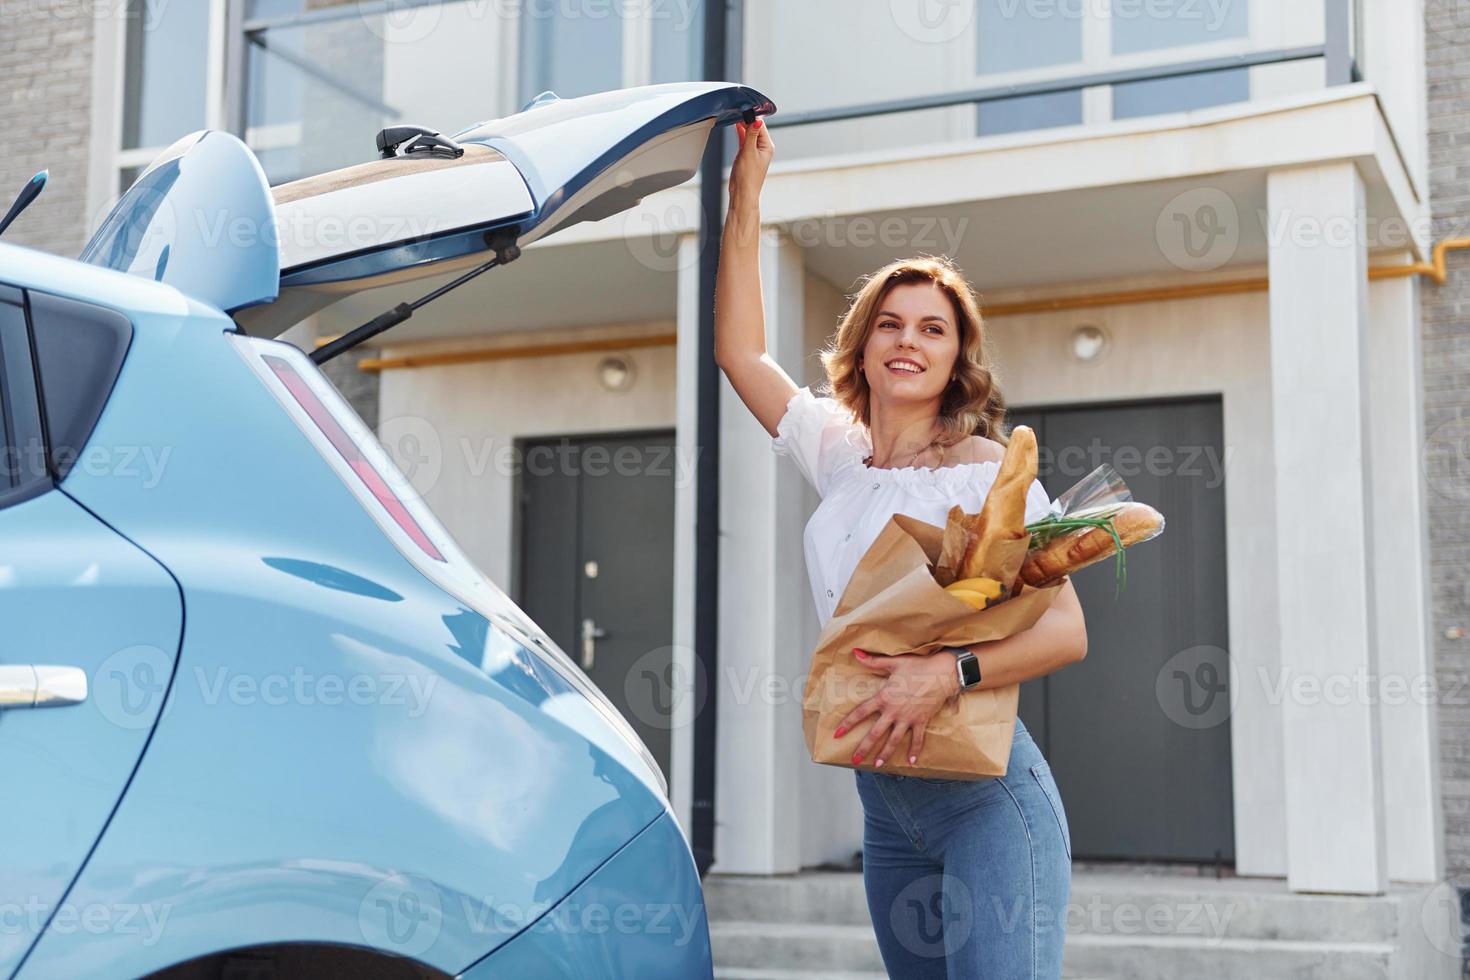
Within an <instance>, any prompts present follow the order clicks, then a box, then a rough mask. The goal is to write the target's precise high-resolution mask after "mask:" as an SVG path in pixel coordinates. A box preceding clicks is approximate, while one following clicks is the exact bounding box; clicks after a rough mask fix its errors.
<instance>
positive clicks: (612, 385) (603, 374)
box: [597, 354, 637, 391]
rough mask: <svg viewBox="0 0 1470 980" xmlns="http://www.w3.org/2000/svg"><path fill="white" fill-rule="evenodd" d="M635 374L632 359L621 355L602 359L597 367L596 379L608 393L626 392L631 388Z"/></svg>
mask: <svg viewBox="0 0 1470 980" xmlns="http://www.w3.org/2000/svg"><path fill="white" fill-rule="evenodd" d="M636 373H637V372H635V371H634V369H633V360H632V358H629V357H625V356H623V355H622V354H614V355H613V356H611V357H604V358H603V359H602V363H601V364H599V365H597V379H598V380H599V381H601V382H602V386H603V387H604V388H606V389H607V390H608V391H627V390H628V389H629V388H631V387H633V379H634V376H635V375H636Z"/></svg>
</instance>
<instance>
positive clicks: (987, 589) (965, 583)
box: [944, 578, 1002, 599]
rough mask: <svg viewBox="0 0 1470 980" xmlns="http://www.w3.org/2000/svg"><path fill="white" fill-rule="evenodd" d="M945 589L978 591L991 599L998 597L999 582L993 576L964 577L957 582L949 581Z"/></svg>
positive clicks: (951, 590) (999, 591)
mask: <svg viewBox="0 0 1470 980" xmlns="http://www.w3.org/2000/svg"><path fill="white" fill-rule="evenodd" d="M944 588H945V590H946V591H949V592H953V591H954V590H955V589H964V590H966V591H968V592H979V593H980V594H981V595H984V596H987V597H989V598H991V599H998V598H1000V594H1001V591H1002V590H1001V587H1000V583H999V582H997V581H996V580H995V579H993V578H965V579H960V580H959V581H958V582H951V583H950V584H949V585H946V586H945V587H944Z"/></svg>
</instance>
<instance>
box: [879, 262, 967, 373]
mask: <svg viewBox="0 0 1470 980" xmlns="http://www.w3.org/2000/svg"><path fill="white" fill-rule="evenodd" d="M959 353H960V328H959V324H958V323H957V322H956V319H955V311H954V304H953V303H951V302H950V299H949V294H947V293H946V292H945V291H944V290H943V289H941V288H940V287H939V286H938V285H936V284H935V283H933V282H908V283H903V284H901V285H898V286H894V287H893V288H892V289H891V290H889V291H888V295H886V296H884V297H883V299H882V300H881V301H880V302H879V304H878V310H877V312H876V313H875V314H874V317H873V327H872V330H871V331H870V332H869V333H868V339H867V342H866V343H865V344H864V345H863V356H862V366H863V376H864V377H865V378H866V379H867V382H868V387H869V389H870V390H871V391H872V397H873V399H874V400H875V401H877V402H884V401H889V402H915V401H917V402H928V401H934V400H936V399H939V398H941V397H942V396H943V394H944V389H945V387H946V386H947V385H948V384H949V382H950V377H951V375H952V374H953V373H954V367H955V359H956V358H957V357H958V356H959Z"/></svg>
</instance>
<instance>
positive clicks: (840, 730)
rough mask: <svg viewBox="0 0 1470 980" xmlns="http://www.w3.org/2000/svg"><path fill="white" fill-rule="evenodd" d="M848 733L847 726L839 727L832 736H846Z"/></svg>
mask: <svg viewBox="0 0 1470 980" xmlns="http://www.w3.org/2000/svg"><path fill="white" fill-rule="evenodd" d="M846 734H847V729H846V728H841V727H839V728H838V729H837V731H835V732H833V733H832V737H833V738H841V737H842V736H844V735H846Z"/></svg>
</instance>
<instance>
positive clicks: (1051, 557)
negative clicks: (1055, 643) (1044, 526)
mask: <svg viewBox="0 0 1470 980" xmlns="http://www.w3.org/2000/svg"><path fill="white" fill-rule="evenodd" d="M1112 521H1113V529H1114V530H1116V531H1117V532H1118V537H1119V539H1121V540H1122V542H1123V547H1125V548H1127V547H1129V546H1131V545H1135V544H1137V543H1138V542H1140V541H1147V540H1148V539H1149V538H1151V537H1153V536H1154V535H1156V534H1158V533H1159V532H1160V531H1162V530H1163V529H1164V516H1163V515H1162V514H1160V513H1159V512H1158V511H1156V510H1154V509H1153V508H1152V507H1150V506H1149V505H1148V504H1141V503H1138V502H1137V501H1130V502H1129V503H1126V504H1120V505H1119V509H1118V511H1117V512H1116V513H1115V514H1113V515H1112ZM1117 550H1118V547H1117V544H1116V543H1115V542H1114V541H1113V536H1112V535H1111V534H1109V533H1108V532H1107V530H1106V529H1104V528H1100V527H1090V528H1082V529H1079V530H1076V531H1072V532H1070V533H1067V534H1062V535H1058V536H1057V537H1055V538H1053V539H1052V540H1051V541H1048V542H1047V543H1046V544H1044V545H1041V546H1040V547H1038V548H1034V549H1032V551H1031V553H1030V554H1029V555H1027V557H1026V562H1025V564H1023V565H1022V566H1021V580H1022V581H1024V582H1025V583H1026V584H1027V585H1029V586H1031V587H1032V588H1035V589H1040V588H1045V587H1046V586H1048V585H1054V584H1056V583H1057V582H1058V581H1060V580H1061V579H1063V578H1065V577H1066V576H1068V575H1071V574H1072V573H1073V572H1075V571H1077V570H1078V569H1079V568H1086V567H1087V566H1088V565H1091V564H1093V563H1094V562H1100V561H1102V560H1103V559H1104V558H1110V557H1112V555H1113V554H1114V553H1115V552H1117Z"/></svg>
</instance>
